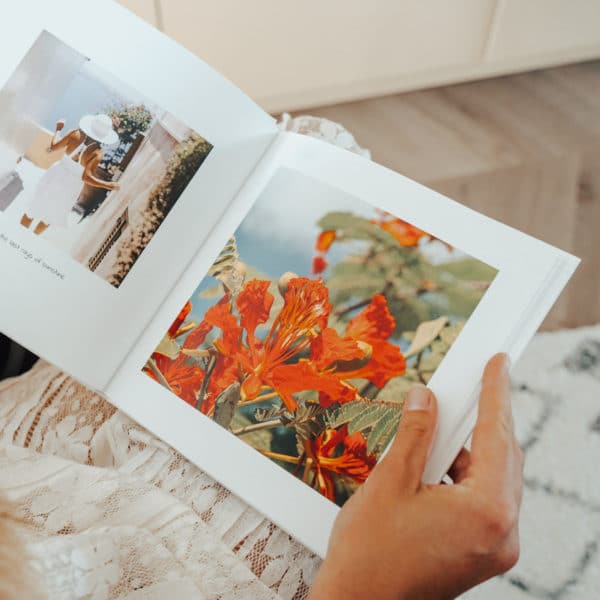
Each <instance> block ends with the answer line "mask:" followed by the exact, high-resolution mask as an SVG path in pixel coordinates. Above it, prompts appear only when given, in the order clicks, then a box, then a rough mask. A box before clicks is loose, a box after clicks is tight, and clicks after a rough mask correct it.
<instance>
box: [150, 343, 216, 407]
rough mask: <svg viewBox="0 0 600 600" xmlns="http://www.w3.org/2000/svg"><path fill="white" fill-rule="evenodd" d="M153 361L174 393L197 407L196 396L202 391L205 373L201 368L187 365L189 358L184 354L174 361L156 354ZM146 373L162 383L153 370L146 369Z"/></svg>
mask: <svg viewBox="0 0 600 600" xmlns="http://www.w3.org/2000/svg"><path fill="white" fill-rule="evenodd" d="M152 359H153V360H154V363H155V365H156V367H157V368H158V370H159V371H160V373H161V375H162V376H163V377H164V378H165V381H166V382H167V383H168V384H169V387H170V388H171V390H172V391H173V393H174V394H176V395H177V396H179V397H180V398H181V399H182V400H185V401H186V402H187V403H188V404H191V405H192V406H195V404H196V394H197V393H198V392H199V391H200V388H201V387H202V382H203V381H204V371H203V370H202V369H201V368H200V367H197V366H194V365H189V364H187V360H188V358H187V356H185V355H182V354H180V355H179V356H178V357H177V358H176V359H174V360H172V359H170V358H169V357H168V356H165V355H164V354H158V353H156V352H155V353H154V354H153V355H152ZM144 371H145V372H146V374H148V375H150V377H152V379H155V380H156V381H158V382H159V383H161V382H160V380H159V378H158V376H157V374H156V373H155V372H154V371H153V370H152V369H150V368H149V367H145V368H144Z"/></svg>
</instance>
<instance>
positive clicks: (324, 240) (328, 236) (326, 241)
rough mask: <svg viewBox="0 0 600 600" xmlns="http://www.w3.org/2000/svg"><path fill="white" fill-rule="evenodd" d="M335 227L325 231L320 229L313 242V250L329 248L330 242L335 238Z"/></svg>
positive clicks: (325, 250) (321, 250)
mask: <svg viewBox="0 0 600 600" xmlns="http://www.w3.org/2000/svg"><path fill="white" fill-rule="evenodd" d="M336 235H337V234H336V231H335V229H327V230H326V231H322V232H321V233H320V234H319V237H317V243H316V244H315V250H316V251H317V252H327V250H329V248H330V246H331V244H333V242H334V241H335V238H336Z"/></svg>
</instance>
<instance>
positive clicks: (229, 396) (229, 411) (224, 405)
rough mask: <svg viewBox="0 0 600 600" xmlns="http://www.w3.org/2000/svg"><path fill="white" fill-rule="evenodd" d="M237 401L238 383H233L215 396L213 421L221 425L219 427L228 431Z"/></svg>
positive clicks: (238, 396)
mask: <svg viewBox="0 0 600 600" xmlns="http://www.w3.org/2000/svg"><path fill="white" fill-rule="evenodd" d="M239 401H240V384H239V382H238V381H234V382H233V383H232V384H231V385H229V386H228V387H226V388H225V389H224V390H223V391H222V392H221V393H220V394H219V395H218V396H217V399H216V400H215V413H214V416H213V420H214V421H215V422H216V423H218V424H219V425H221V427H225V429H229V426H230V425H231V421H232V420H233V415H234V413H235V407H236V406H237V404H238V402H239Z"/></svg>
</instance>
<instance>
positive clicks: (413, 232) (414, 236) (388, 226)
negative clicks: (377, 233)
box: [375, 218, 430, 248]
mask: <svg viewBox="0 0 600 600" xmlns="http://www.w3.org/2000/svg"><path fill="white" fill-rule="evenodd" d="M375 223H376V224H377V225H379V227H381V229H383V230H384V231H387V232H388V233H389V234H390V235H392V236H393V237H394V238H395V239H396V241H397V242H398V243H399V244H400V245H401V246H406V247H407V248H410V247H412V246H416V245H417V244H418V243H419V240H420V239H421V238H422V237H430V236H429V234H428V233H427V232H425V231H423V230H421V229H419V228H418V227H415V226H414V225H411V224H410V223H407V222H406V221H403V220H402V219H396V218H392V219H389V220H387V219H385V218H384V219H382V220H380V221H375Z"/></svg>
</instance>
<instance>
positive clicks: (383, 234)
mask: <svg viewBox="0 0 600 600" xmlns="http://www.w3.org/2000/svg"><path fill="white" fill-rule="evenodd" d="M318 226H319V227H321V229H323V231H327V230H330V229H334V230H335V231H337V232H338V236H341V237H342V238H343V239H352V240H365V241H369V242H375V243H379V244H382V245H384V246H398V243H397V242H396V240H395V239H394V237H393V236H392V235H390V234H389V233H388V232H387V231H384V230H383V229H381V228H380V227H378V226H377V225H374V224H373V223H371V222H370V221H369V220H368V219H365V218H364V217H358V216H356V215H353V214H352V213H349V212H330V213H328V214H326V215H325V216H324V217H323V218H321V219H320V220H319V222H318Z"/></svg>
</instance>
